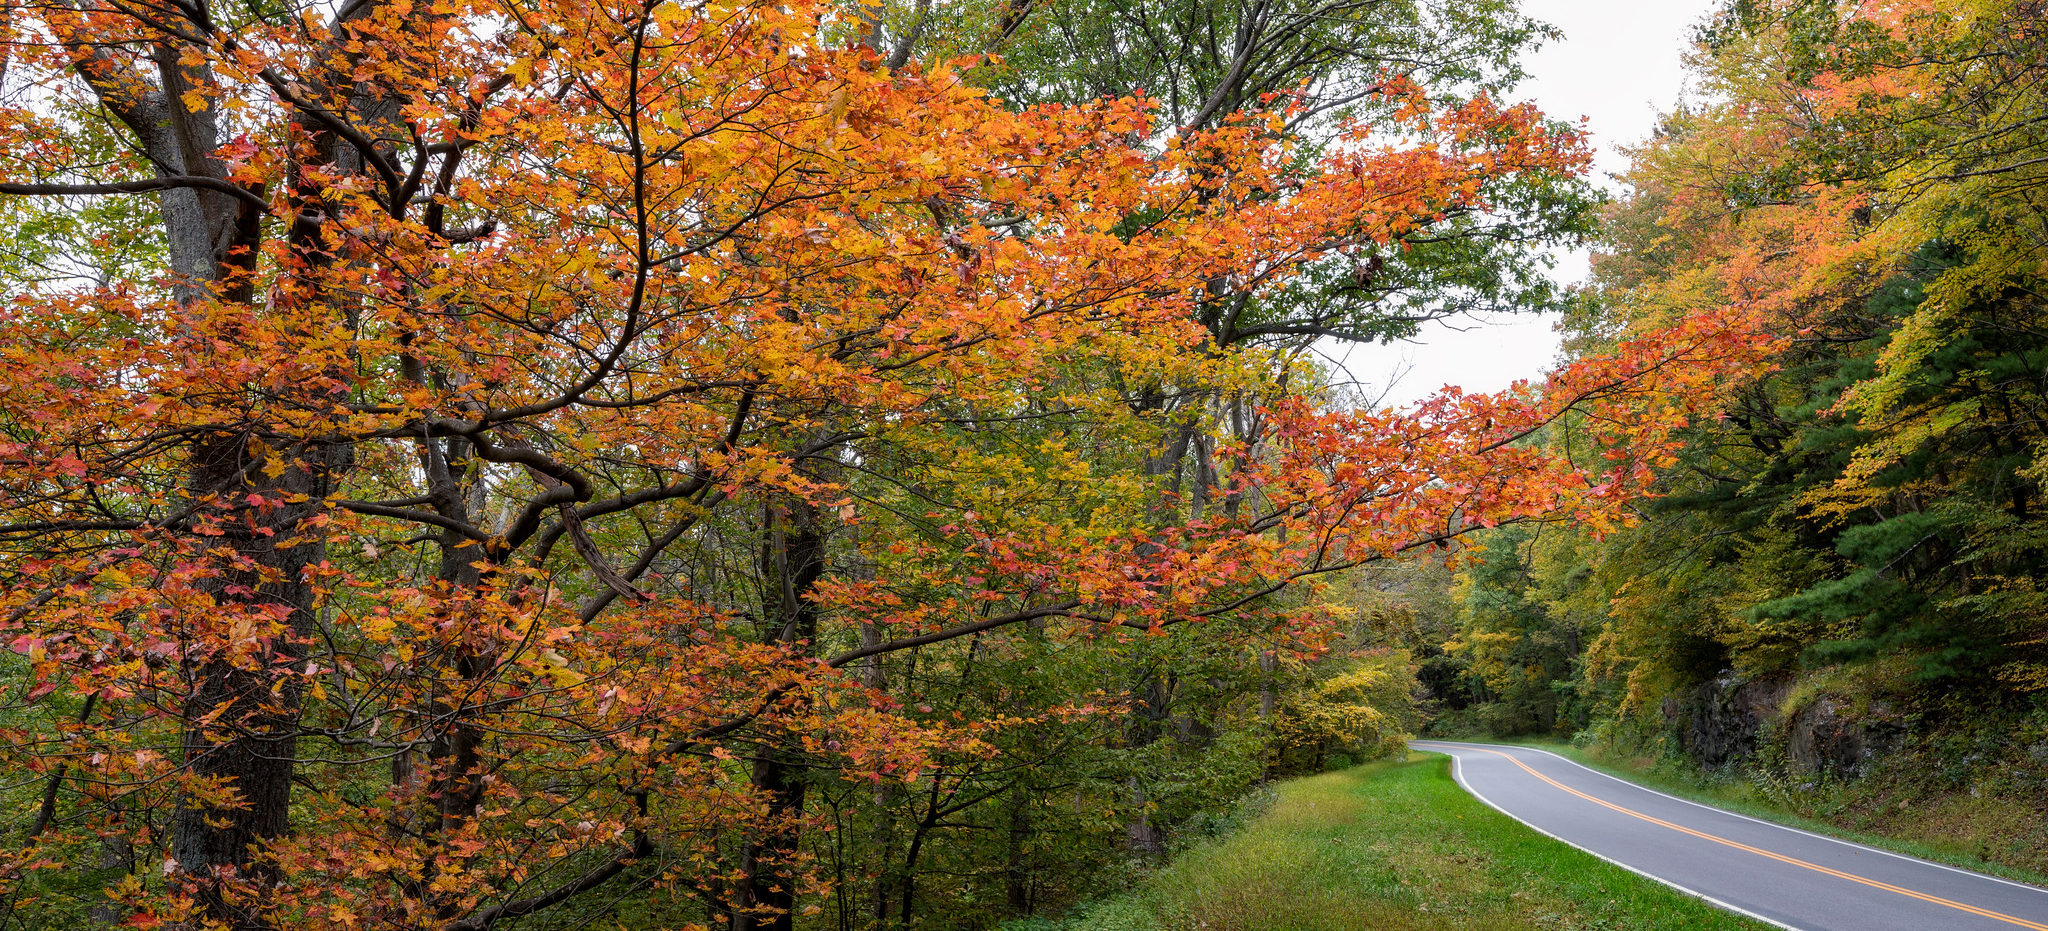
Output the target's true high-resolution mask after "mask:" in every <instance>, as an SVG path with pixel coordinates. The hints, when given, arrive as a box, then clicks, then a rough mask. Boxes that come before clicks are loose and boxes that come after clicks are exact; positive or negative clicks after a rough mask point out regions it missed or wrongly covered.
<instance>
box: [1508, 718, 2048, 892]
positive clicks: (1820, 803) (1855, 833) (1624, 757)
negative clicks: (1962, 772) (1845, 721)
mask: <svg viewBox="0 0 2048 931" xmlns="http://www.w3.org/2000/svg"><path fill="white" fill-rule="evenodd" d="M1492 742H1505V743H1514V744H1520V745H1522V746H1529V747H1541V748H1543V749H1545V750H1549V751H1551V752H1553V753H1556V754H1558V755H1560V756H1563V757H1565V758H1567V759H1570V760H1572V761H1573V762H1575V763H1579V764H1580V765H1583V766H1587V767H1591V768H1593V769H1596V770H1599V771H1601V772H1604V773H1607V774H1609V775H1612V776H1619V777H1621V778H1624V779H1628V780H1630V781H1632V782H1638V783H1641V784H1643V785H1646V786H1649V787H1650V788H1653V789H1656V790H1658V791H1661V792H1667V793H1670V794H1672V795H1676V796H1678V797H1679V798H1685V799H1691V800H1693V801H1696V802H1701V803H1704V804H1708V805H1714V806H1717V807H1720V808H1726V809H1728V810H1729V811H1734V812H1740V813H1742V814H1745V815H1749V816H1750V817H1753V818H1762V819H1764V820H1766V821H1775V822H1777V823H1779V824H1785V825H1790V826H1792V827H1796V828H1802V829H1804V830H1808V831H1813V832H1815V833H1817V834H1826V835H1828V836H1830V837H1839V838H1842V839H1844V840H1852V841H1855V842H1857V843H1859V844H1868V845H1870V846H1872V847H1877V848H1879V849H1882V850H1890V851H1894V852H1897V853H1903V854H1906V855H1908V856H1914V857H1919V858H1921V859H1923V860H1932V861H1934V862H1936V863H1946V864H1948V865H1950V866H1958V867H1962V868H1964V869H1968V870H1976V871H1978V872H1982V873H1989V874H1991V875H1994V876H2003V877H2005V878H2007V879H2015V880H2019V881H2021V882H2027V883H2033V884H2035V885H2044V886H2048V849H2044V847H2043V838H2042V825H2041V824H2040V820H2039V816H2038V815H2037V814H2035V812H2034V809H2033V807H2032V805H2031V804H2028V803H2026V802H2024V801H2022V800H2015V799H2000V798H1986V797H1971V796H1969V795H1966V794H1958V795H1955V796H1952V797H1945V798H1940V799H1935V800H1932V801H1929V800H1922V801H1921V802H1920V804H1919V805H1917V806H1915V805H1913V804H1912V803H1911V801H1910V800H1903V799H1899V798H1892V797H1889V796H1888V795H1887V794H1886V793H1884V792H1883V791H1882V789H1883V787H1882V786H1858V787H1854V788H1844V787H1839V786H1837V787H1832V788H1828V789H1822V790H1819V791H1805V792H1801V793H1798V794H1797V795H1795V796H1791V797H1780V796H1779V795H1777V794H1774V793H1772V792H1770V791H1769V790H1768V789H1767V788H1766V787H1762V786H1758V785H1757V784H1755V783H1752V782H1748V781H1744V780H1740V779H1734V778H1730V777H1726V776H1715V775H1712V774H1708V773H1703V772H1700V771H1699V770H1697V769H1693V768H1691V767H1685V766H1682V765H1678V764H1673V763H1670V762H1665V761H1659V760H1655V759H1651V758H1648V757H1640V756H1632V755H1628V754H1623V753H1618V752H1614V751H1602V750H1598V749H1591V750H1589V749H1586V748H1581V747H1575V746H1572V745H1571V744H1567V743H1563V742H1561V741H1551V740H1512V741H1492ZM1902 801H1904V802H1905V803H1904V804H1901V802H1902Z"/></svg>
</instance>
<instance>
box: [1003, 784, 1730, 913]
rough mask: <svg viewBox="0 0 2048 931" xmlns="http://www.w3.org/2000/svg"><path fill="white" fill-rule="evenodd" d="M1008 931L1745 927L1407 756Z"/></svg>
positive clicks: (1296, 795)
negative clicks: (1489, 802) (1131, 884)
mask: <svg viewBox="0 0 2048 931" xmlns="http://www.w3.org/2000/svg"><path fill="white" fill-rule="evenodd" d="M1005 927H1006V929H1008V931H1055V929H1056V931H1195V929H1201V931H1254V929H1257V931H1420V929H1427V931H1454V929H1455V931H1522V929H1545V931H1624V929H1626V931H1679V929H1685V931H1737V929H1742V931H1753V929H1760V928H1763V927H1764V926H1763V925H1761V924H1758V923H1756V922H1753V921H1750V920H1749V919H1746V918H1741V917H1738V916H1736V915H1732V914H1728V913H1726V912H1722V911H1719V910H1717V909H1715V908H1713V907H1711V906H1708V905H1706V904H1705V903H1703V902H1699V901H1697V900H1695V899H1692V898H1689V897H1687V896H1685V895H1682V894H1680V893H1678V892H1674V891H1672V890H1670V889H1667V888H1665V887H1664V886H1661V885H1658V884H1656V883H1653V882H1651V881H1649V880H1647V879H1643V878H1641V877H1639V876H1636V875H1635V874H1633V873H1629V872H1627V871H1625V870H1622V869H1620V868H1618V867H1615V866H1612V865H1610V864H1607V863H1604V862H1602V861H1600V860H1598V859H1596V858H1594V857H1592V856H1589V855H1587V854H1584V853H1581V852H1579V851H1577V850H1574V849H1572V848H1570V847H1567V846H1565V845H1563V844H1561V843H1558V842H1557V841H1553V840H1551V839H1549V838H1547V837H1544V836H1542V835H1539V834H1537V833H1536V832H1534V831H1531V830H1529V829H1528V828H1526V827H1524V826H1522V825H1521V824H1520V823H1518V822H1515V821H1513V820H1511V819H1509V818H1508V817H1507V816H1505V815H1502V814H1500V813H1499V812H1496V811H1494V810H1493V809H1491V808H1488V807H1486V806H1485V805H1482V804H1480V803H1479V802H1478V801H1477V800H1476V799H1474V798H1472V796H1470V795H1468V794H1466V793H1465V791H1464V790H1463V789H1460V788H1459V787H1458V785H1457V783H1455V782H1453V781H1451V775H1450V761H1449V759H1448V758H1446V757H1441V756H1435V755H1426V754H1410V755H1409V756H1408V757H1407V758H1406V759H1402V760H1396V761H1390V762H1384V763H1374V764H1370V765H1366V766H1360V767H1357V768H1354V769H1349V770H1344V771H1342V772H1335V773H1325V774H1323V775H1320V776H1312V777H1309V778H1306V779H1297V780H1294V781H1292V782H1288V783H1286V784H1283V785H1281V786H1279V787H1278V798H1277V800H1276V801H1275V802H1274V804H1273V806H1272V808H1271V809H1269V810H1268V811H1266V812H1265V813H1264V814H1262V815H1260V816H1259V817H1257V818H1256V819H1255V820H1253V821H1252V822H1251V823H1250V824H1249V825H1247V826H1246V827H1245V828H1244V829H1243V830H1241V831H1239V832H1237V833H1235V834H1232V835H1230V836H1228V837H1224V838H1221V839H1219V840H1216V841H1213V842H1210V843H1206V844H1202V845H1199V846H1197V847H1195V848H1193V849H1190V850H1187V851H1185V852H1183V853H1182V854H1181V855H1179V856H1177V857H1175V858H1174V860H1173V862H1172V863H1170V864H1168V865H1167V866H1165V867H1162V868H1161V869H1160V870H1159V871H1157V872H1155V873H1153V874H1152V875H1151V876H1149V877H1147V879H1146V880H1145V881H1144V882H1143V883H1142V884H1140V886H1139V887H1138V888H1137V889H1135V890H1133V891H1132V892H1129V893H1126V894H1124V895H1122V896H1118V897H1116V898H1112V899H1108V900H1104V901H1101V902H1097V903H1094V904H1092V905H1090V906H1086V907H1084V908H1083V909H1082V910H1081V912H1080V914H1078V915H1077V916H1075V917H1073V918H1069V919H1067V920H1066V921H1065V922H1061V923H1045V922H1034V923H1013V924H1011V925H1007V926H1005Z"/></svg>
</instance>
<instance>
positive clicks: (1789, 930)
mask: <svg viewBox="0 0 2048 931" xmlns="http://www.w3.org/2000/svg"><path fill="white" fill-rule="evenodd" d="M1457 749H1467V748H1463V747H1460V748H1457ZM1424 752H1427V753H1443V751H1441V750H1427V749H1425V750H1424ZM1443 755H1444V756H1447V757H1450V758H1451V778H1452V779H1454V780H1457V783H1458V787H1459V788H1461V789H1464V790H1465V791H1466V792H1467V793H1468V794H1470V795H1471V796H1472V797H1473V798H1476V799H1478V800H1480V801H1481V802H1484V803H1485V804H1486V807H1488V808H1491V809H1493V810H1494V811H1497V812H1500V813H1501V814H1503V815H1506V816H1508V817H1509V818H1512V819H1514V820H1515V821H1516V822H1517V823H1519V824H1521V825H1522V826H1523V827H1526V828H1528V829H1529V830H1531V831H1535V832H1536V833H1538V834H1541V835H1543V836H1544V837H1548V838H1550V839H1551V840H1554V841H1557V842H1558V843H1560V844H1563V845H1565V846H1566V847H1570V848H1572V849H1573V850H1576V851H1578V852H1580V853H1583V854H1585V855H1587V856H1589V857H1592V858H1594V859H1596V860H1601V861H1604V862H1606V863H1609V864H1612V865H1614V866H1618V867H1621V868H1622V869H1625V870H1627V871H1629V872H1631V873H1634V874H1636V875H1637V876H1641V877H1642V878H1644V879H1647V880H1649V881H1651V882H1654V883H1657V884H1659V885H1663V886H1668V887H1670V888H1672V889H1676V890H1678V891H1679V892H1682V893H1684V894H1686V895H1689V896H1692V897H1693V898H1695V899H1698V900H1700V901H1702V902H1705V903H1707V904H1708V905H1712V906H1713V907H1715V908H1718V909H1721V910H1722V911H1727V912H1734V913H1735V914H1737V915H1741V916H1742V917H1744V918H1750V919H1754V920H1756V921H1761V922H1763V923H1764V924H1767V925H1770V926H1771V927H1773V928H1783V929H1785V931H1805V929H1803V928H1798V927H1794V926H1792V925H1788V924H1786V923H1784V922H1782V921H1778V920H1777V919H1774V918H1765V917H1764V916H1762V915H1759V914H1757V913H1755V912H1752V911H1750V910H1749V909H1746V908H1742V907H1740V906H1735V905H1730V904H1728V903H1726V902H1723V901H1721V900H1720V899H1717V898H1714V897H1713V896H1710V895H1708V894H1706V893H1704V892H1701V891H1699V890H1698V889H1688V888H1686V887H1684V886H1681V885H1679V884H1677V883H1675V882H1672V881H1671V880H1668V879H1665V878H1664V877H1662V876H1657V875H1654V874H1651V873H1647V872H1644V871H1642V870H1639V869H1636V868H1635V867H1633V866H1630V865H1628V864H1626V863H1623V862H1621V861H1620V860H1616V859H1614V858H1612V857H1609V856H1605V855H1603V854H1600V853H1595V852H1594V851H1591V850H1588V849H1586V848H1584V847H1581V846H1579V845H1577V844H1574V843H1572V842H1571V841H1568V840H1565V839H1564V838H1562V837H1559V836H1557V835H1555V834H1552V833H1550V832H1549V831H1546V830H1544V829H1542V828H1539V827H1537V826H1535V825H1533V824H1530V823H1529V822H1527V821H1524V820H1522V818H1521V816H1519V815H1517V814H1515V813H1514V812H1511V811H1509V810H1507V809H1505V808H1502V807H1500V806H1499V805H1495V804H1494V803H1493V800H1492V799H1490V798H1487V797H1486V796H1485V795H1482V794H1480V792H1479V790H1478V789H1475V788H1472V785H1471V783H1468V782H1466V781H1465V771H1464V769H1463V768H1462V767H1461V765H1460V764H1462V763H1463V762H1464V760H1461V759H1459V758H1458V755H1457V754H1455V753H1443ZM1566 762H1570V761H1569V760H1567V761H1566Z"/></svg>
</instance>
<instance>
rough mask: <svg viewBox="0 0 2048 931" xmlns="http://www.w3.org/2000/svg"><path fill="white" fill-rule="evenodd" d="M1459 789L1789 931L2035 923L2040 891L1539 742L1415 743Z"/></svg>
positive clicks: (2040, 918)
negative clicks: (1650, 783) (1440, 763)
mask: <svg viewBox="0 0 2048 931" xmlns="http://www.w3.org/2000/svg"><path fill="white" fill-rule="evenodd" d="M1410 746H1412V747H1414V748H1415V749H1417V750H1426V751H1429V752H1431V753H1443V754H1447V755H1449V756H1450V757H1451V759H1452V761H1453V762H1452V764H1451V766H1452V772H1453V774H1455V775H1456V776H1457V779H1458V784H1459V785H1462V786H1464V787H1465V791H1467V792H1470V793H1472V794H1473V795H1475V796H1477V797H1478V798H1479V800H1480V801H1482V802H1485V803H1486V804H1488V805H1491V806H1493V807H1494V808H1497V809H1499V810H1501V811H1502V812H1504V813H1506V814H1507V815H1508V816H1509V817H1511V818H1514V819H1515V820H1517V821H1520V822H1522V823H1523V824H1526V825H1528V826H1530V827H1532V828H1535V829H1536V830H1538V831H1541V832H1543V833H1545V834H1548V835H1550V836H1551V837H1554V838H1557V839H1558V840H1561V841H1564V842H1565V843H1567V844H1570V845H1572V846H1574V847H1577V848H1579V849H1581V850H1584V851H1586V852H1588V853H1591V854H1593V855H1594V856H1597V857H1600V858H1601V859H1604V860H1608V861H1610V862H1612V863H1615V864H1617V865H1619V866H1622V867H1624V868H1626V869H1629V870H1632V871H1634V872H1636V873H1640V874H1642V875H1644V876H1647V877H1649V878H1651V879H1654V880H1657V881H1658V882H1661V883H1664V884H1665V885H1668V886H1672V887H1674V888H1676V889H1678V890H1679V891H1681V892H1685V893H1688V894H1691V895H1695V896H1698V897H1700V898H1702V899H1705V900H1707V901H1708V902H1711V903H1713V904H1715V905H1718V906H1720V907H1722V908H1725V909H1728V910H1729V911H1733V912H1739V913H1741V914H1744V915H1748V916H1750V917H1752V918H1756V919H1759V920H1761V921H1764V922H1767V923H1769V924H1772V925H1776V926H1778V927H1780V928H1787V929H1792V931H2014V929H2019V928H2025V929H2032V931H2048V890H2044V889H2040V888H2036V887H2034V886H2027V885H2022V884H2020V883H2015V882H2010V881H2008V880H2003V879H1998V878H1995V877H1991V876H1985V875H1982V874H1979V873H1971V872H1968V871H1965V870H1959V869H1955V868H1953V867H1948V866H1942V865H1940V864H1936V863H1929V862H1927V861H1925V860H1918V859H1914V858H1912V857H1907V856H1902V855H1899V854H1895V853H1889V852H1886V851H1882V850H1878V849H1875V848H1872V847H1865V846H1863V845H1861V844H1853V843H1850V842H1848V841H1842V840H1836V839H1834V838H1831V837H1822V836H1821V835H1818V834H1813V833H1809V832H1806V831H1801V830H1798V829H1796V828H1788V827H1784V826H1782V825H1776V824H1771V823H1769V822H1766V821H1759V820H1757V819H1755V818H1751V817H1748V816H1745V815H1738V814H1735V813H1733V812H1728V811H1723V810H1721V809H1719V808H1711V807H1708V806H1706V805H1701V804H1698V803H1695V802H1688V801H1685V800H1684V799H1680V798H1677V797H1675V796H1670V795H1666V794H1664V793H1662V792H1658V791H1655V790H1653V789H1646V788H1643V787H1642V786H1638V785H1636V784H1634V783H1631V782H1627V781H1624V780H1621V779H1617V778H1615V777H1613V776H1609V775H1607V774H1605V773H1601V772H1597V771H1594V770H1591V769H1587V768H1586V767H1584V766H1580V765H1579V764H1577V763H1574V762H1572V761H1570V760H1567V759H1565V758H1564V757H1561V756H1558V755H1557V754H1555V753H1551V752H1549V751H1547V750H1538V749H1534V748H1531V747H1509V746H1498V745H1492V744H1476V743H1463V742H1456V743H1453V742H1448V741H1437V740H1418V741H1414V742H1413V743H1411V744H1410Z"/></svg>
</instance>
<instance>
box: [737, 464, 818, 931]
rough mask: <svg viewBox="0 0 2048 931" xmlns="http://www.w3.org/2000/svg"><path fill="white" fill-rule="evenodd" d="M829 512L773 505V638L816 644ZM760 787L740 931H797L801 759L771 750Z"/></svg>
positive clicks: (766, 556) (767, 557) (769, 536)
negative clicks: (761, 802) (761, 806)
mask: <svg viewBox="0 0 2048 931" xmlns="http://www.w3.org/2000/svg"><path fill="white" fill-rule="evenodd" d="M824 520H825V518H824V514H823V513H822V511H821V510H820V509H819V508H818V507H817V506H816V505H815V504H812V503H811V502H809V501H804V500H790V501H785V502H781V503H778V504H771V505H770V506H769V507H768V508H767V511H766V520H765V521H764V528H763V530H764V532H763V534H762V536H763V540H762V550H761V557H762V558H761V561H762V566H761V569H762V573H761V575H762V578H763V580H764V581H765V582H766V583H767V591H766V597H765V598H764V601H765V602H766V604H765V605H764V607H765V608H766V611H765V612H764V613H765V616H766V618H767V619H768V620H769V628H768V630H767V639H768V640H769V641H770V642H774V643H785V644H796V643H806V644H813V645H814V644H815V642H816V640H817V637H818V620H819V618H818V607H817V604H816V603H815V602H814V601H813V600H812V599H811V595H812V592H813V590H814V589H815V587H816V586H817V584H818V581H819V580H820V579H822V578H823V577H824V575H825V526H824ZM753 785H754V789H755V790H756V791H757V792H759V793H760V794H761V795H762V797H763V798H764V799H765V800H766V803H767V816H768V817H767V824H766V826H765V827H764V828H763V829H761V830H760V831H759V833H757V834H756V835H755V836H752V837H749V838H747V840H746V841H745V842H743V843H742V844H741V847H740V858H739V859H740V863H739V866H740V873H741V879H740V888H739V890H738V893H739V894H738V896H737V897H736V898H737V899H738V901H737V902H735V903H734V909H733V924H732V927H733V931H791V929H792V928H793V927H794V926H795V923H794V917H793V914H792V913H793V912H794V910H795V906H796V884H797V877H796V876H795V874H794V872H793V870H792V864H793V863H794V862H795V860H796V853H797V849H798V847H799V845H800V844H801V843H802V841H803V829H802V826H801V823H800V821H801V819H802V817H803V813H804V796H805V791H806V789H807V786H806V784H805V782H804V780H803V771H802V768H801V766H800V765H799V761H798V760H797V759H796V758H795V756H794V754H793V753H792V752H791V751H789V750H786V749H784V748H781V747H776V746H768V747H764V748H763V749H762V751H761V754H760V756H759V757H757V758H756V759H755V761H754V778H753Z"/></svg>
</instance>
